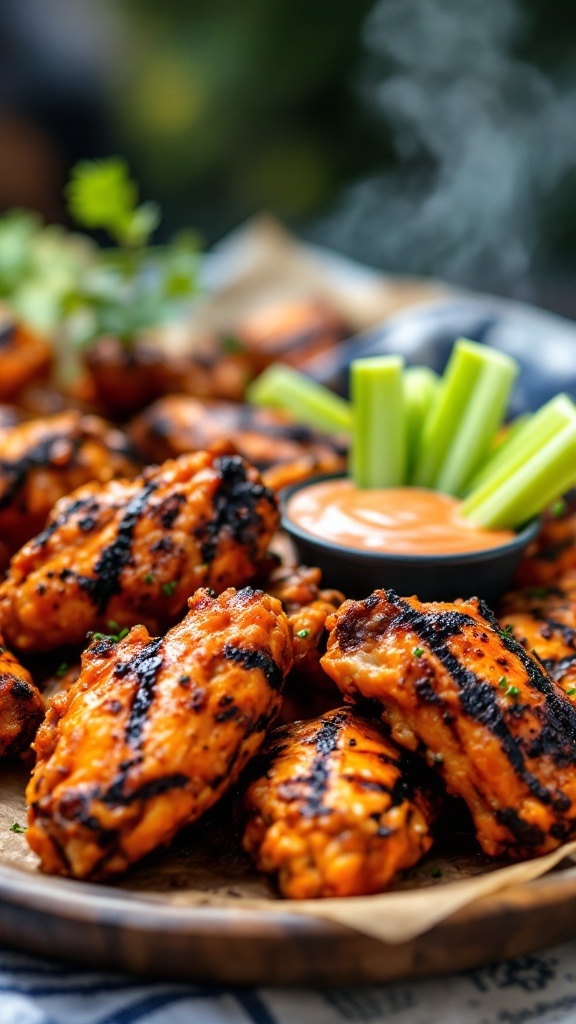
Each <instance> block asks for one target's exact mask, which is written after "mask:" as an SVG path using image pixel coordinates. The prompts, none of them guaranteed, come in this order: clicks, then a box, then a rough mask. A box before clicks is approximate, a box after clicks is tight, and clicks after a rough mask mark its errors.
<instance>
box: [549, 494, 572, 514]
mask: <svg viewBox="0 0 576 1024" xmlns="http://www.w3.org/2000/svg"><path fill="white" fill-rule="evenodd" d="M567 508H568V505H567V504H566V502H565V501H564V498H559V499H558V501H555V502H554V504H553V505H552V508H551V509H550V512H551V513H552V516H553V517H554V519H559V518H560V516H563V515H564V513H565V512H566V509H567Z"/></svg>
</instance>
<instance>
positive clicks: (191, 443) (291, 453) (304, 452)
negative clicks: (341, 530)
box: [130, 395, 346, 472]
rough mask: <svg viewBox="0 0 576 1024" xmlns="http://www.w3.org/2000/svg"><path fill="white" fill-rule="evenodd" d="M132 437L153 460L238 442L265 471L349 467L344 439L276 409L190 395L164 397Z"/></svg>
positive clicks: (134, 423) (239, 448) (133, 428)
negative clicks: (304, 464)
mask: <svg viewBox="0 0 576 1024" xmlns="http://www.w3.org/2000/svg"><path fill="white" fill-rule="evenodd" d="M130 433H131V436H132V438H133V439H134V442H135V444H136V446H137V447H138V449H139V451H141V452H142V453H143V455H144V456H145V457H146V458H147V459H148V460H149V461H151V462H162V461H164V459H170V458H175V457H176V456H178V455H182V454H184V453H185V452H195V451H199V450H202V449H204V448H208V447H210V446H211V445H213V444H216V443H218V442H221V441H232V442H233V443H234V446H235V448H236V450H237V451H238V452H239V454H240V455H242V456H243V457H244V458H245V459H247V461H248V462H251V463H252V465H254V466H256V467H257V468H258V469H260V470H264V469H269V468H270V467H271V466H276V465H277V464H282V465H285V464H286V463H294V462H295V461H296V460H299V459H301V458H302V457H308V458H310V456H312V458H313V461H314V462H315V463H320V464H323V465H324V464H325V465H329V466H334V467H335V469H334V471H335V472H336V470H337V469H338V468H342V467H343V466H344V455H345V450H346V448H345V444H344V442H343V441H339V440H338V439H333V438H330V437H325V436H323V435H321V434H318V433H317V432H315V431H313V430H310V429H309V428H308V427H305V426H302V425H301V424H299V423H295V422H294V421H293V420H291V419H290V417H289V416H286V415H285V414H284V413H282V412H278V411H277V410H275V409H258V408H256V407H255V406H252V405H243V404H240V403H234V402H203V401H201V400H200V399H197V398H191V397H190V396H189V395H168V396H166V397H165V398H160V399H159V400H158V401H157V402H154V404H153V405H151V406H149V407H148V408H147V409H145V410H144V412H142V413H141V414H140V416H137V417H136V418H135V419H134V420H133V421H132V424H131V427H130ZM328 471H329V470H326V472H328Z"/></svg>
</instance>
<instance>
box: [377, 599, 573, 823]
mask: <svg viewBox="0 0 576 1024" xmlns="http://www.w3.org/2000/svg"><path fill="white" fill-rule="evenodd" d="M388 599H389V600H390V599H391V594H390V592H389V594H388ZM393 601H394V603H395V605H396V607H397V608H398V611H399V614H398V616H397V617H396V619H395V625H396V626H397V627H400V628H408V629H410V630H412V631H413V632H414V633H416V635H417V636H418V638H419V639H420V640H422V641H423V642H424V643H426V644H427V646H428V647H429V649H430V651H431V652H432V653H433V654H434V655H435V656H436V657H437V658H438V660H439V661H440V662H441V664H442V665H443V666H444V668H445V669H446V671H447V672H449V673H450V675H451V677H452V678H453V679H454V681H455V683H456V684H457V686H458V688H459V690H460V702H461V705H462V709H463V711H464V712H465V713H466V714H467V715H469V716H470V718H473V719H475V720H476V721H478V722H481V723H482V724H483V725H485V726H486V727H487V728H488V729H489V730H490V732H491V733H492V734H493V735H494V736H496V737H497V738H498V739H499V741H500V744H501V746H502V749H503V750H504V751H505V753H506V756H507V757H508V760H509V761H510V764H511V766H512V767H513V769H514V771H515V772H516V773H517V774H518V775H519V777H520V778H521V779H522V781H523V782H524V783H525V785H526V786H527V787H528V789H529V790H530V792H531V793H532V794H533V795H534V796H535V797H537V799H538V800H540V801H541V803H543V804H545V805H548V804H550V805H551V806H552V807H554V809H555V810H557V811H565V810H566V809H567V807H568V806H569V800H568V798H567V797H566V796H565V795H564V794H563V793H561V792H559V791H557V792H556V793H552V792H551V791H549V790H548V789H546V788H545V787H544V786H542V785H541V783H540V782H539V781H538V779H537V778H535V776H534V775H533V774H532V773H531V772H529V771H528V769H527V768H526V765H525V763H524V757H523V754H522V749H521V746H520V743H519V741H517V740H516V739H515V738H514V737H513V736H512V734H511V733H510V732H509V731H508V727H507V725H506V722H505V721H504V717H503V714H502V711H501V709H500V706H499V704H498V701H497V698H496V693H495V691H494V689H493V687H492V686H491V685H490V684H489V683H487V682H485V681H483V680H482V679H480V678H479V677H478V676H477V675H476V674H475V673H474V672H472V671H471V670H470V669H468V668H466V667H465V666H464V665H462V664H461V663H460V662H459V661H458V659H457V658H456V657H455V656H454V655H453V654H451V652H450V651H449V650H448V649H447V647H446V641H447V640H449V639H450V637H453V636H457V635H458V634H459V633H461V632H462V631H463V630H464V627H467V628H472V629H477V628H478V624H477V623H476V622H474V620H473V619H471V618H470V617H469V616H467V615H464V614H462V613H461V612H452V611H451V612H435V613H427V614H422V613H421V612H418V611H416V610H415V609H414V608H412V607H411V606H410V605H409V604H408V603H407V602H405V601H403V600H402V599H401V598H398V597H397V595H393ZM501 636H502V639H503V642H504V644H505V646H506V647H507V649H508V650H509V652H510V653H511V654H513V655H514V656H515V657H517V658H519V659H520V660H521V662H522V664H523V666H524V668H525V669H526V671H527V674H528V677H529V682H530V683H531V684H532V685H534V686H535V688H536V689H538V690H539V692H541V693H543V694H544V695H545V697H546V706H545V716H546V717H545V719H544V721H543V723H542V730H541V733H540V735H539V736H538V737H537V738H536V739H535V740H534V741H533V742H532V744H531V745H530V748H529V749H528V751H527V753H528V755H529V756H531V757H537V756H539V755H540V754H544V753H545V754H548V755H549V756H550V757H551V758H552V759H553V760H554V761H555V763H557V764H571V763H574V762H575V761H576V748H573V749H566V745H565V743H563V742H562V740H561V737H562V736H566V729H567V727H569V728H570V727H571V729H572V733H571V734H572V735H576V710H575V709H574V708H573V707H572V705H571V704H570V702H569V701H568V700H566V701H564V700H561V699H560V698H559V697H558V694H557V692H556V690H555V688H554V684H553V683H552V682H551V681H550V680H548V679H547V678H546V676H545V675H544V674H543V673H542V672H540V670H539V668H538V666H537V665H536V664H535V663H534V662H532V661H531V660H530V659H529V658H528V656H527V655H526V652H525V651H524V649H523V648H522V647H521V646H520V644H518V643H517V641H515V640H514V639H513V638H512V637H509V636H508V635H507V634H501ZM568 723H569V724H568Z"/></svg>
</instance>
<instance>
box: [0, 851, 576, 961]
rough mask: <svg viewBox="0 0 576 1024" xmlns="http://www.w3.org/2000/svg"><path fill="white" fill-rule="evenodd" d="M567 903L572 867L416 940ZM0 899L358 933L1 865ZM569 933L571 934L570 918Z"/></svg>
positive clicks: (164, 923) (83, 914) (103, 912)
mask: <svg viewBox="0 0 576 1024" xmlns="http://www.w3.org/2000/svg"><path fill="white" fill-rule="evenodd" d="M570 899H576V866H572V867H569V868H565V869H564V870H560V871H555V872H551V873H549V874H546V875H542V876H541V877H540V878H536V879H533V880H532V881H530V882H524V883H521V884H519V885H512V886H508V887H507V888H505V889H501V890H499V891H497V892H495V893H490V894H488V895H486V896H482V897H480V898H478V899H476V900H474V901H473V902H472V903H469V904H467V905H466V906H464V907H461V908H460V909H459V910H457V911H456V912H455V913H453V914H451V915H450V916H449V917H446V918H444V919H443V920H442V921H441V922H439V923H438V924H436V925H434V926H432V927H431V928H430V929H428V930H427V931H426V932H423V933H421V936H418V938H420V937H422V936H427V937H430V936H432V935H433V933H434V932H435V931H437V930H438V929H439V928H440V927H441V928H443V929H444V928H446V927H449V926H450V924H451V923H453V922H463V921H467V920H470V921H472V920H476V921H477V920H480V919H484V918H488V917H491V916H493V915H495V914H496V915H498V916H501V915H502V914H503V913H504V912H505V909H506V907H509V908H510V909H512V908H517V907H520V908H522V907H524V906H526V905H527V903H528V904H530V906H531V907H532V908H536V909H538V908H541V909H542V910H545V909H547V910H549V909H550V908H551V907H552V906H553V905H554V904H557V903H565V902H566V901H567V900H570ZM0 900H1V901H2V902H3V903H4V904H6V903H12V904H14V905H16V906H21V907H26V908H28V909H30V910H32V911H34V910H37V911H43V912H47V913H51V914H56V915H58V916H60V917H69V918H72V919H75V920H78V921H85V922H86V923H89V922H91V921H93V920H94V916H95V915H96V916H97V918H98V920H102V919H106V920H109V921H110V922H111V923H114V922H117V920H118V915H119V914H123V915H125V916H124V922H126V918H128V919H129V920H130V923H132V924H137V925H138V926H140V927H145V926H146V922H147V921H148V922H149V924H150V925H151V926H154V927H158V926H160V927H166V928H170V927H171V926H172V927H174V928H175V929H176V930H177V931H178V932H180V931H181V930H182V926H185V925H186V924H190V925H191V933H194V932H195V931H197V930H199V931H201V930H205V929H208V930H214V931H215V932H216V933H218V932H219V931H220V930H221V929H226V927H227V926H228V925H229V924H230V923H232V921H235V922H237V920H238V918H241V919H242V922H243V923H245V925H246V927H247V928H249V929H250V930H252V929H254V928H256V929H257V930H258V931H259V932H261V931H262V929H264V930H265V931H266V930H270V934H271V937H272V938H274V939H278V938H279V933H278V931H277V927H278V925H279V924H280V925H283V926H286V925H287V924H289V925H290V926H291V927H296V928H297V929H301V930H302V931H305V932H307V933H310V932H317V933H320V934H323V935H330V934H332V935H351V934H354V935H358V934H363V933H358V932H357V931H356V929H353V928H348V927H347V926H346V925H343V924H340V923H338V922H334V921H330V920H328V919H327V918H323V917H315V916H314V915H311V914H306V913H298V912H297V911H294V910H292V911H291V910H290V903H289V901H288V900H282V899H278V901H277V905H278V906H277V909H276V907H275V906H274V901H272V900H271V904H272V905H271V906H270V908H262V909H260V908H255V907H244V906H242V899H241V898H238V901H237V905H233V904H232V901H230V903H229V904H228V903H227V904H226V905H225V906H218V905H196V904H194V905H192V904H191V905H189V906H184V905H181V904H180V905H173V904H169V903H166V902H163V901H162V899H161V898H158V897H155V898H148V899H147V898H146V897H145V895H142V894H141V893H139V892H134V891H131V890H128V889H117V888H114V887H112V886H107V885H97V884H95V883H90V882H82V881H76V880H73V879H68V878H58V877H49V876H45V875H42V874H33V873H31V872H27V871H22V870H21V869H19V868H16V867H12V866H9V865H6V864H0ZM574 934H575V936H576V915H575V922H574ZM374 941H376V942H379V943H381V945H382V946H384V947H390V946H392V947H394V946H396V945H401V944H397V943H387V942H384V941H383V940H380V939H374Z"/></svg>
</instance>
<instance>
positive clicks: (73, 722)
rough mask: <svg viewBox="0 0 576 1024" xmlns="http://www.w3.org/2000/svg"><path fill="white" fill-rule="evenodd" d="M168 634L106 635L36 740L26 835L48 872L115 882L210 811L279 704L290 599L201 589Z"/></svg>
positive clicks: (287, 655) (139, 629) (287, 656)
mask: <svg viewBox="0 0 576 1024" xmlns="http://www.w3.org/2000/svg"><path fill="white" fill-rule="evenodd" d="M189 608H190V610H189V612H188V615H187V616H186V618H185V619H184V620H183V621H182V622H180V623H179V624H178V625H177V626H174V628H173V629H171V630H170V632H168V633H167V634H166V636H165V637H162V638H160V639H152V638H151V637H150V636H149V634H148V632H147V630H146V629H145V628H144V626H136V627H134V629H133V630H132V631H131V632H130V633H129V635H128V636H127V637H126V638H125V639H124V640H121V641H120V642H118V643H116V644H112V643H110V642H106V641H100V642H95V643H93V644H92V646H91V647H89V648H88V650H87V651H86V652H85V654H84V657H83V664H82V672H81V675H80V678H79V680H78V682H77V683H76V684H75V685H74V686H72V688H71V689H70V690H68V691H67V692H66V693H63V694H61V695H60V696H58V697H56V698H54V700H53V701H52V704H51V707H50V709H49V711H48V714H47V717H46V722H45V724H44V726H43V727H42V729H41V730H40V732H39V734H38V737H37V740H36V743H35V749H36V751H37V754H38V763H37V765H36V768H35V770H34V774H33V776H32V779H31V781H30V784H29V786H28V792H27V797H28V802H29V804H30V811H29V828H28V831H27V834H26V838H27V840H28V842H29V844H30V846H31V847H32V849H33V850H34V851H35V852H36V853H37V854H38V856H39V857H40V859H41V863H42V868H43V869H44V871H47V872H50V873H53V874H65V875H73V876H74V877H76V878H88V877H93V878H96V877H98V878H104V877H106V876H108V875H111V874H113V873H115V872H118V871H124V870H125V869H126V868H127V867H128V866H129V865H130V864H132V863H134V861H136V860H138V859H139V858H140V857H143V856H144V855H145V854H146V853H148V852H150V850H153V849H154V848H155V847H156V846H158V845H160V844H162V843H166V842H168V841H169V840H170V839H171V838H172V837H173V836H174V835H175V833H176V832H177V831H178V829H179V828H181V827H182V826H183V825H185V824H186V823H188V822H191V821H194V820H195V819H197V818H199V817H200V815H201V814H203V813H204V811H205V810H207V809H208V808H209V807H211V806H212V805H213V804H215V803H216V801H217V800H219V798H220V797H221V796H222V794H223V793H224V792H225V791H226V790H227V789H228V788H229V787H230V786H231V785H232V784H233V783H234V782H235V781H236V779H237V778H238V775H239V774H240V771H241V770H242V768H243V767H244V765H245V764H246V763H247V761H248V760H249V759H250V758H251V757H252V756H253V755H254V754H255V753H256V751H257V750H258V748H259V747H260V744H261V743H262V740H263V738H264V734H265V731H266V728H267V726H268V724H269V723H270V722H271V721H272V720H273V718H274V717H275V715H276V714H277V712H278V708H279V706H280V701H281V690H282V682H283V679H284V676H285V675H286V673H287V671H288V669H289V668H290V664H291V660H292V651H291V643H290V632H289V629H288V623H287V621H286V616H285V615H284V612H283V611H282V607H281V605H280V603H279V602H278V601H276V600H274V598H271V597H268V596H267V595H266V594H263V593H262V592H261V591H254V590H252V589H251V588H249V587H247V588H245V589H244V590H240V591H236V590H232V589H230V590H226V591H225V592H224V593H223V594H221V595H220V597H215V596H213V595H212V594H211V593H210V592H209V591H207V590H199V591H198V592H197V593H196V594H195V595H194V597H192V598H190V601H189Z"/></svg>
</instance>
